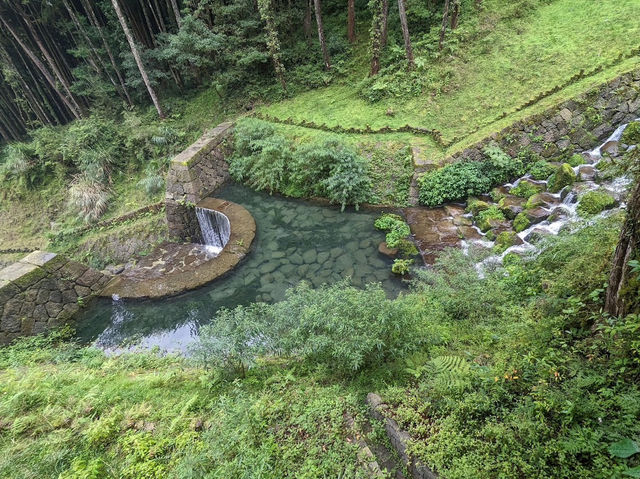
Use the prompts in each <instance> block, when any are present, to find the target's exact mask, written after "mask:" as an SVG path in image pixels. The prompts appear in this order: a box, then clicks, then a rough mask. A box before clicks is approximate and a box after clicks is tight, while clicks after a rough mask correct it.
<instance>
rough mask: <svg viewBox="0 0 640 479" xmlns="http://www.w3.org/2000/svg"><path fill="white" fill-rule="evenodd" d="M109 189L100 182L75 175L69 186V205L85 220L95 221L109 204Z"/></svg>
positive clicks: (87, 221)
mask: <svg viewBox="0 0 640 479" xmlns="http://www.w3.org/2000/svg"><path fill="white" fill-rule="evenodd" d="M109 197H110V193H109V190H108V189H107V188H106V186H104V185H103V184H101V183H97V182H94V181H91V180H88V179H86V178H84V177H82V176H78V177H76V179H75V180H74V181H73V183H72V184H71V187H70V188H69V206H70V207H71V209H72V210H74V211H76V212H78V213H79V214H80V216H81V217H82V219H83V220H84V221H85V222H86V223H89V222H92V221H96V220H97V219H98V218H100V216H102V215H103V214H104V212H105V211H106V210H107V206H108V205H109Z"/></svg>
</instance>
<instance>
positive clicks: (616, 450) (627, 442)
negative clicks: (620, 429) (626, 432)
mask: <svg viewBox="0 0 640 479" xmlns="http://www.w3.org/2000/svg"><path fill="white" fill-rule="evenodd" d="M607 451H609V454H611V455H612V456H614V457H620V458H622V459H626V458H627V457H631V456H633V455H634V454H638V453H640V446H638V443H636V442H635V441H632V440H631V439H629V438H625V439H621V440H620V441H617V442H614V443H613V444H610V445H609V447H608V448H607Z"/></svg>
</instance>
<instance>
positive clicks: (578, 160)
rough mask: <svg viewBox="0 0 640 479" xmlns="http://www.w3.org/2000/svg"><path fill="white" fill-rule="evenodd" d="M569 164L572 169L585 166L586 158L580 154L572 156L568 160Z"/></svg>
mask: <svg viewBox="0 0 640 479" xmlns="http://www.w3.org/2000/svg"><path fill="white" fill-rule="evenodd" d="M567 163H568V164H569V165H571V166H572V167H576V166H580V165H584V164H585V161H584V156H582V155H581V154H579V153H576V154H575V155H571V156H570V157H569V159H568V160H567Z"/></svg>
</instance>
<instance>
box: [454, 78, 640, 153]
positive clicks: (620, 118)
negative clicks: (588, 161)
mask: <svg viewBox="0 0 640 479" xmlns="http://www.w3.org/2000/svg"><path fill="white" fill-rule="evenodd" d="M638 116H640V70H635V71H633V72H629V73H625V74H624V75H622V76H620V77H618V78H616V79H614V80H612V81H610V82H608V83H605V84H603V85H600V86H598V87H596V88H593V89H591V90H589V91H587V92H586V93H584V94H582V95H579V96H577V97H575V98H574V99H572V100H568V101H565V102H563V103H561V104H560V105H557V106H555V107H553V108H551V109H549V110H547V111H545V112H543V113H541V114H539V115H534V116H531V117H528V118H526V119H525V120H522V121H519V122H516V123H514V124H512V125H510V126H508V127H507V128H505V129H503V130H502V131H500V132H499V133H495V134H493V135H491V136H489V137H487V138H484V139H483V140H481V141H479V142H478V143H476V144H474V145H473V146H470V147H468V148H466V149H465V150H463V151H460V152H458V153H455V154H453V155H451V156H449V157H448V158H447V160H446V161H445V162H446V163H452V162H455V161H459V160H461V159H468V160H478V161H480V160H483V159H484V155H483V152H482V150H483V149H484V147H485V146H487V145H488V144H489V143H492V142H495V143H497V144H498V145H499V146H500V147H501V148H502V149H503V150H504V151H506V152H507V153H509V154H510V155H511V156H516V155H517V154H518V152H519V151H520V150H521V149H522V148H529V149H530V150H532V151H534V152H536V153H538V154H540V155H541V156H542V157H544V158H552V157H554V156H556V155H558V154H560V153H562V152H564V151H567V150H573V151H576V152H580V151H584V150H586V149H588V148H593V146H594V145H595V144H597V143H598V142H599V141H602V140H604V139H606V138H607V137H608V136H609V135H610V134H611V133H612V132H613V130H615V128H616V127H617V126H618V125H620V124H622V123H627V122H629V121H631V120H635V119H636V118H638Z"/></svg>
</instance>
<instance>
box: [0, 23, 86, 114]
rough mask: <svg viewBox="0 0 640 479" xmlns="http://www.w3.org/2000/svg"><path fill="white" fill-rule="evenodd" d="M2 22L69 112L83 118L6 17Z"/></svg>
mask: <svg viewBox="0 0 640 479" xmlns="http://www.w3.org/2000/svg"><path fill="white" fill-rule="evenodd" d="M0 21H1V22H2V24H3V25H4V26H5V28H6V29H7V31H8V32H9V33H10V34H11V36H12V37H13V39H14V40H15V41H16V43H17V44H18V45H20V48H22V50H23V51H24V52H25V54H26V55H27V56H28V57H29V59H30V60H31V61H32V62H33V64H34V65H35V66H36V68H38V70H39V71H40V73H42V76H44V78H45V80H47V83H48V84H49V86H50V87H51V88H52V89H53V91H55V92H57V93H58V95H59V96H60V99H61V100H62V101H63V103H64V104H65V106H66V107H67V108H68V109H69V111H70V112H71V113H72V114H73V116H74V117H76V118H81V116H80V113H79V112H78V110H77V109H76V107H75V106H74V104H73V102H72V101H71V100H70V99H69V98H67V97H66V96H65V95H63V94H62V93H61V92H60V91H59V90H58V88H57V85H56V81H55V79H54V78H53V75H52V74H51V72H49V70H47V68H46V67H45V66H44V64H43V63H42V62H41V61H40V59H39V58H38V57H37V56H36V54H35V53H33V51H31V49H30V48H29V47H28V46H27V45H26V44H25V43H24V42H23V41H22V39H21V38H20V37H19V36H18V34H17V33H16V32H15V30H14V29H13V28H12V27H11V26H10V25H9V24H8V23H7V22H6V21H5V19H4V17H2V16H0Z"/></svg>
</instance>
